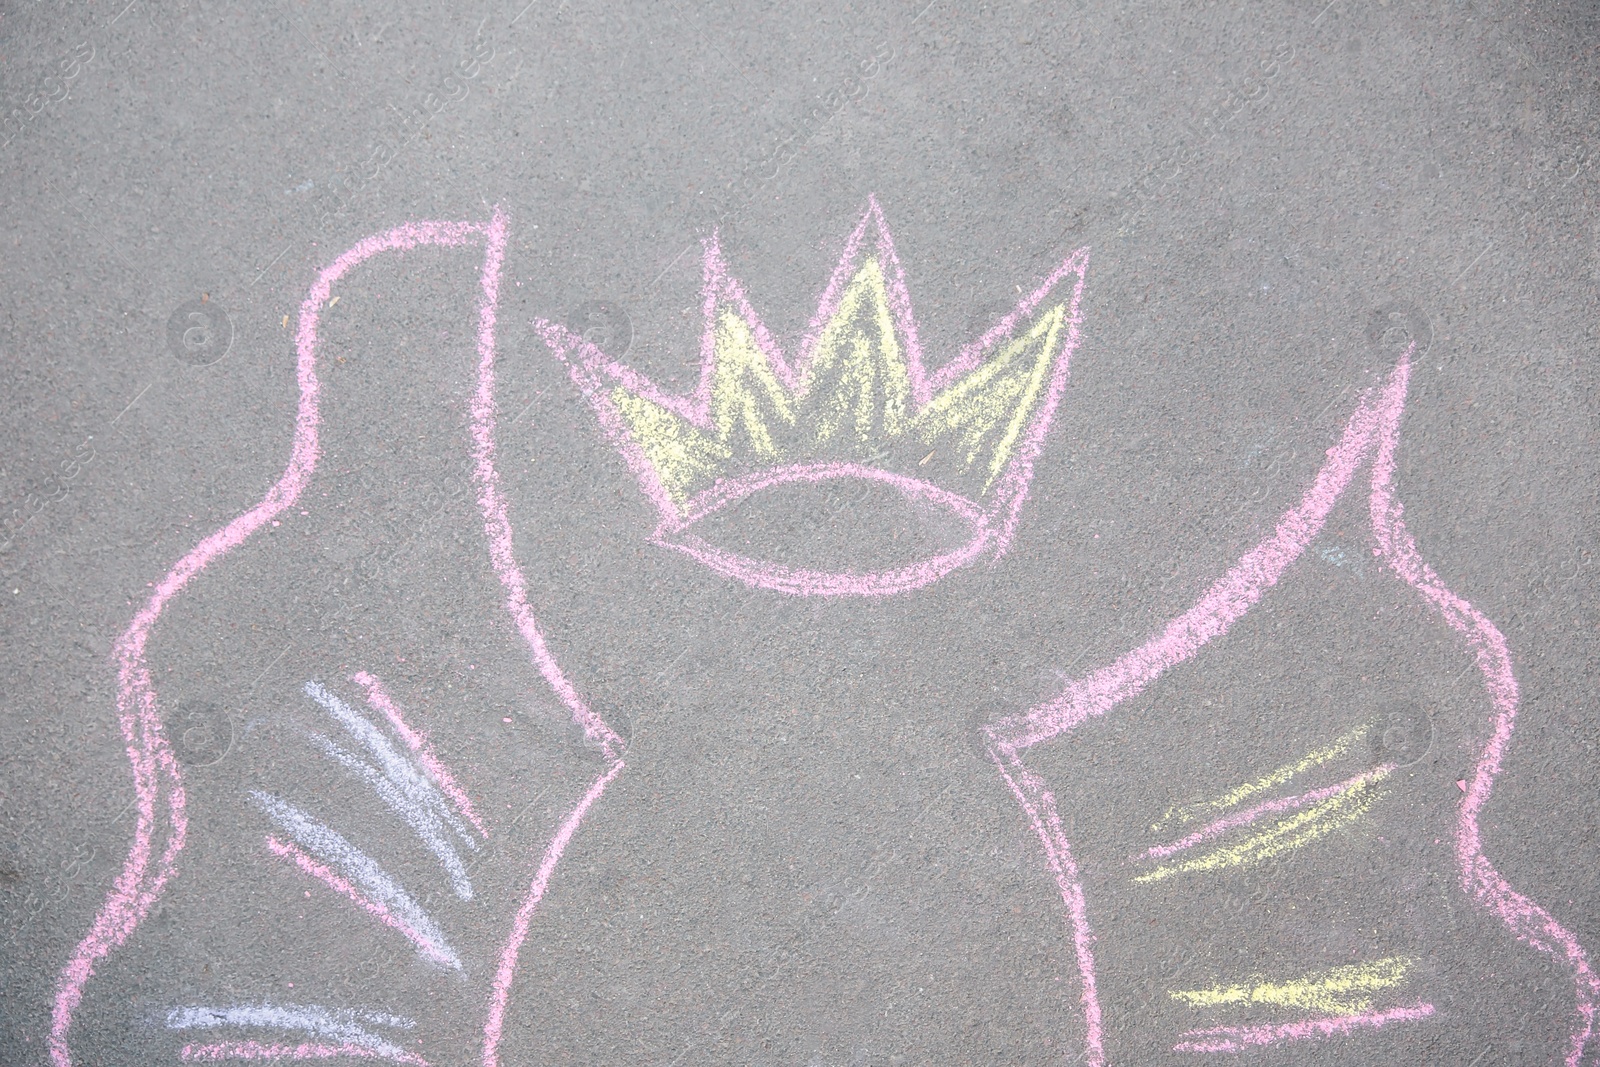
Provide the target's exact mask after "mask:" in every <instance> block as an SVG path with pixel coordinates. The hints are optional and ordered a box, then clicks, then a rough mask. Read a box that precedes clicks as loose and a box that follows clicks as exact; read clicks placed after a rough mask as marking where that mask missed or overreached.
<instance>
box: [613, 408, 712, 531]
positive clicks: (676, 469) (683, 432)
mask: <svg viewBox="0 0 1600 1067" xmlns="http://www.w3.org/2000/svg"><path fill="white" fill-rule="evenodd" d="M611 401H612V403H614V404H616V406H617V410H618V411H619V412H621V414H622V418H623V420H624V421H625V422H627V424H628V432H629V434H630V435H631V436H632V437H633V439H634V441H636V442H638V445H639V448H640V449H641V450H642V451H643V452H644V456H645V459H646V460H647V461H648V462H649V464H650V466H651V467H653V468H654V469H655V472H656V476H657V477H658V478H659V479H660V481H661V485H662V488H664V489H665V490H666V491H667V495H668V496H669V497H671V498H672V501H673V503H675V504H682V503H683V502H684V501H685V500H687V499H688V498H689V497H690V496H691V495H693V493H694V492H695V491H696V490H697V489H699V488H700V487H701V486H703V485H709V484H711V482H712V481H714V480H715V479H716V477H717V475H718V474H719V473H720V472H721V471H722V469H723V467H724V466H725V465H726V464H727V461H728V459H729V457H730V455H731V453H730V452H729V450H728V449H727V447H726V446H724V445H723V444H721V443H720V442H718V441H716V440H713V439H712V438H710V437H707V436H706V435H705V434H703V433H701V432H700V431H699V430H697V429H695V428H694V425H693V424H692V423H690V422H689V421H688V420H687V419H682V418H679V417H678V415H677V414H675V413H674V412H671V411H668V410H667V409H666V408H664V407H662V406H661V405H659V404H656V403H654V402H652V401H649V400H646V399H645V398H644V397H642V396H636V395H634V394H633V393H630V392H628V391H627V390H626V389H623V388H621V387H618V388H616V389H613V390H612V392H611Z"/></svg>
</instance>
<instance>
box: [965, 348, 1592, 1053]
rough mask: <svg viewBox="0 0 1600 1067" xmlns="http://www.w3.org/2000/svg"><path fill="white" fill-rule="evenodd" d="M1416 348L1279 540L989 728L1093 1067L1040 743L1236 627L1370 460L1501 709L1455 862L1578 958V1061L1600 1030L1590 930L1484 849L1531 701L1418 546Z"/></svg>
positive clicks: (1060, 843) (1071, 891)
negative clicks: (1407, 505)
mask: <svg viewBox="0 0 1600 1067" xmlns="http://www.w3.org/2000/svg"><path fill="white" fill-rule="evenodd" d="M1411 352H1412V350H1411V349H1407V351H1406V354H1405V355H1404V356H1403V357H1402V359H1401V360H1400V362H1399V364H1398V365H1397V366H1396V367H1395V368H1394V369H1393V370H1392V371H1391V372H1390V373H1389V375H1388V377H1387V379H1386V380H1385V381H1384V382H1383V384H1382V386H1381V387H1379V388H1375V389H1369V390H1367V391H1365V392H1363V393H1362V395H1361V398H1360V401H1359V402H1358V404H1357V406H1356V410H1355V412H1354V413H1353V414H1352V415H1351V416H1350V419H1349V421H1348V422H1347V423H1346V424H1345V427H1344V431H1343V433H1342V434H1341V436H1340V439H1339V441H1338V443H1337V444H1336V445H1334V447H1333V448H1330V449H1329V450H1328V453H1327V460H1326V461H1325V462H1324V463H1323V465H1322V468H1321V469H1320V470H1319V471H1318V472H1317V474H1316V477H1315V479H1314V480H1313V482H1312V484H1311V487H1310V488H1309V489H1308V490H1307V491H1306V494H1305V496H1304V497H1303V498H1302V499H1301V501H1300V503H1299V504H1298V505H1297V506H1295V507H1293V508H1291V509H1289V510H1288V511H1286V512H1284V514H1283V516H1282V517H1281V518H1280V519H1279V520H1278V524H1277V528H1276V529H1275V530H1274V531H1273V533H1272V534H1271V536H1269V537H1267V538H1266V539H1265V540H1263V541H1262V542H1261V543H1260V544H1259V545H1257V546H1256V547H1255V548H1253V549H1251V550H1250V551H1248V552H1246V553H1245V554H1244V555H1243V556H1242V557H1241V558H1240V559H1239V561H1238V562H1237V563H1236V564H1234V566H1233V568H1232V569H1231V570H1229V571H1228V572H1227V574H1225V575H1223V577H1222V578H1221V579H1219V580H1218V581H1217V582H1216V583H1215V584H1214V585H1212V586H1211V587H1210V588H1209V589H1207V590H1206V591H1205V593H1204V594H1202V595H1201V597H1200V599H1199V600H1198V601H1197V602H1196V603H1195V604H1194V606H1193V607H1191V608H1190V609H1189V610H1188V611H1186V612H1184V613H1183V614H1182V615H1179V616H1178V617H1177V618H1175V619H1173V620H1171V621H1170V622H1169V623H1167V625H1166V626H1165V627H1164V628H1163V629H1162V631H1161V632H1160V633H1159V634H1157V635H1156V636H1154V637H1152V638H1151V639H1150V640H1148V641H1147V642H1145V643H1144V644H1143V645H1141V646H1139V647H1138V648H1136V649H1133V650H1132V651H1130V652H1128V653H1126V654H1125V655H1123V656H1122V657H1121V658H1120V659H1118V660H1116V661H1115V662H1114V663H1111V664H1110V665H1108V666H1105V667H1101V668H1100V669H1098V670H1096V671H1093V672H1091V673H1090V674H1088V675H1086V676H1084V677H1082V678H1078V679H1075V680H1073V681H1069V682H1067V683H1066V685H1065V686H1064V687H1063V689H1062V692H1061V694H1060V695H1059V696H1058V697H1056V698H1055V699H1054V700H1049V701H1046V702H1044V703H1042V704H1039V705H1037V706H1036V707H1033V708H1031V709H1029V710H1028V711H1026V712H1024V713H1022V714H1020V715H1015V716H1011V717H1009V718H1005V719H1001V720H999V721H997V722H995V723H992V724H990V725H989V726H987V727H985V733H986V734H987V737H988V742H989V754H990V758H991V759H993V761H994V763H995V766H996V767H998V768H999V770H1000V774H1001V775H1002V776H1003V777H1004V778H1005V781H1006V784H1007V785H1008V786H1009V787H1010V789H1011V792H1012V795H1013V796H1015V797H1016V800H1017V803H1018V805H1019V806H1020V807H1021V808H1022V811H1023V813H1024V814H1025V815H1026V816H1027V818H1028V821H1029V823H1030V824H1031V825H1032V827H1033V830H1034V833H1035V834H1037V835H1038V838H1039V841H1040V843H1041V844H1042V845H1043V847H1044V855H1045V862H1046V864H1047V866H1048V867H1049V869H1050V872H1051V874H1052V875H1053V876H1054V878H1055V880H1056V885H1057V887H1058V889H1059V890H1060V892H1061V899H1062V902H1063V903H1064V905H1065V908H1066V914H1067V921H1068V925H1069V926H1070V928H1071V930H1072V940H1073V948H1074V952H1075V954H1076V958H1077V965H1078V974H1079V979H1080V983H1081V993H1080V998H1081V1001H1082V1004H1083V1016H1084V1028H1085V1044H1086V1046H1087V1047H1086V1052H1087V1062H1088V1063H1089V1064H1090V1065H1091V1067H1103V1065H1104V1064H1105V1062H1106V1058H1105V1034H1104V1026H1103V1020H1102V1018H1101V1009H1100V998H1099V993H1098V989H1097V986H1096V980H1095V963H1094V940H1095V938H1094V933H1093V930H1092V928H1091V926H1090V924H1089V914H1088V904H1087V902H1086V900H1085V898H1084V891H1083V883H1082V880H1081V879H1080V877H1079V874H1078V867H1077V863H1076V861H1075V860H1074V859H1073V856H1072V850H1071V846H1070V844H1069V842H1068V840H1067V836H1066V833H1065V832H1064V831H1063V829H1062V826H1061V819H1060V815H1059V814H1058V811H1057V807H1056V798H1055V795H1054V794H1053V793H1052V792H1051V791H1050V789H1049V787H1048V786H1046V785H1045V783H1044V782H1043V781H1042V780H1041V779H1040V778H1039V777H1038V776H1037V775H1035V774H1034V773H1033V772H1032V771H1031V770H1029V768H1028V767H1027V765H1026V764H1025V762H1024V759H1023V757H1024V754H1025V753H1026V752H1027V750H1028V749H1029V748H1031V747H1032V746H1034V745H1037V744H1041V743H1043V742H1045V741H1048V740H1050V739H1052V738H1055V737H1059V736H1061V735H1062V734H1065V733H1068V732H1070V731H1071V730H1073V729H1075V728H1076V727H1078V726H1079V725H1081V724H1083V723H1084V722H1086V721H1087V720H1089V719H1091V718H1095V717H1098V716H1101V715H1104V714H1106V713H1107V712H1108V711H1110V710H1111V709H1112V708H1114V707H1116V706H1117V705H1118V704H1120V703H1122V702H1123V701H1125V700H1128V699H1129V698H1131V697H1133V696H1136V695H1137V694H1139V693H1140V692H1141V691H1143V690H1144V689H1145V688H1146V687H1147V686H1148V685H1150V683H1151V682H1153V681H1155V680H1156V679H1157V678H1158V677H1160V676H1161V674H1162V673H1163V672H1165V671H1166V670H1167V669H1168V668H1171V667H1174V666H1177V665H1178V664H1180V663H1182V662H1184V661H1185V660H1187V659H1189V658H1191V657H1192V656H1194V655H1195V654H1196V653H1197V652H1199V651H1200V649H1201V648H1202V647H1203V646H1204V645H1205V644H1206V643H1207V642H1209V641H1211V640H1213V639H1215V638H1218V637H1221V636H1222V635H1223V634H1225V633H1227V632H1228V629H1229V628H1230V627H1231V626H1232V625H1233V624H1234V623H1235V622H1237V621H1238V620H1239V619H1240V618H1242V617H1243V616H1244V614H1245V613H1246V612H1247V611H1249V609H1250V608H1251V607H1252V606H1253V605H1254V604H1255V603H1256V602H1257V601H1258V600H1260V599H1261V597H1262V595H1263V594H1264V593H1265V592H1266V591H1267V590H1268V589H1270V588H1271V587H1272V586H1273V585H1274V584H1276V583H1277V581H1278V579H1279V578H1280V577H1282V575H1283V573H1284V571H1285V570H1287V569H1288V567H1289V566H1290V564H1292V563H1294V561H1295V560H1297V559H1298V558H1299V557H1300V555H1301V553H1302V552H1304V551H1305V548H1306V546H1307V545H1308V544H1310V543H1311V541H1312V539H1313V538H1315V537H1316V535H1317V533H1318V532H1319V531H1320V530H1321V529H1322V525H1323V523H1324V522H1325V521H1326V520H1327V517H1328V513H1329V512H1330V511H1331V510H1332V509H1333V506H1334V504H1335V502H1337V501H1338V499H1339V497H1340V495H1341V494H1342V493H1343V492H1344V491H1345V489H1346V488H1348V487H1349V485H1350V483H1351V481H1352V480H1353V479H1354V477H1355V474H1356V472H1357V470H1358V469H1359V468H1360V466H1361V465H1362V464H1363V463H1367V462H1370V464H1371V495H1370V500H1369V510H1370V515H1371V529H1372V536H1373V554H1374V555H1375V556H1376V557H1377V558H1379V559H1381V560H1383V561H1384V562H1385V563H1387V564H1388V565H1389V567H1390V568H1391V569H1392V570H1393V571H1394V572H1395V573H1396V574H1397V575H1399V577H1400V578H1401V579H1403V580H1404V581H1405V582H1406V584H1408V585H1409V586H1411V588H1413V589H1415V590H1416V591H1417V592H1418V593H1419V594H1420V595H1421V596H1422V598H1423V599H1424V601H1425V602H1426V603H1427V604H1428V605H1429V606H1430V607H1432V608H1433V609H1434V610H1435V611H1437V612H1438V613H1439V615H1440V616H1441V617H1442V618H1443V619H1444V621H1445V622H1446V623H1447V624H1448V625H1449V626H1450V627H1451V629H1453V630H1455V631H1456V632H1457V633H1460V634H1461V635H1463V636H1464V637H1465V638H1466V643H1467V645H1468V647H1469V648H1470V649H1471V650H1472V652H1473V654H1474V656H1475V658H1476V661H1477V664H1478V669H1479V670H1480V671H1481V672H1482V674H1483V679H1484V686H1485V688H1486V690H1487V691H1488V693H1489V696H1490V697H1491V698H1492V700H1493V702H1494V706H1495V717H1494V723H1493V728H1492V731H1491V733H1490V738H1489V741H1488V743H1487V745H1486V746H1485V748H1484V749H1483V751H1482V753H1481V755H1480V756H1479V759H1478V765H1477V769H1476V770H1475V771H1474V773H1473V777H1472V783H1471V785H1470V787H1469V788H1468V789H1467V791H1466V796H1465V797H1464V799H1463V800H1462V802H1461V809H1460V813H1459V816H1458V820H1457V829H1456V863H1457V866H1458V867H1459V869H1460V876H1461V884H1462V888H1463V890H1464V891H1465V892H1466V893H1467V894H1468V895H1469V896H1470V897H1472V898H1473V899H1474V900H1476V901H1477V902H1478V903H1479V904H1481V905H1483V906H1484V907H1485V908H1487V909H1488V910H1490V911H1491V912H1492V913H1494V914H1495V915H1496V916H1498V917H1499V918H1500V920H1501V921H1502V922H1503V923H1505V925H1506V926H1507V928H1508V929H1509V930H1510V931H1511V932H1512V933H1513V934H1515V935H1516V937H1517V939H1518V940H1519V941H1524V942H1526V943H1527V944H1529V945H1531V946H1533V947H1534V948H1536V949H1539V950H1540V951H1543V952H1548V953H1550V954H1551V955H1552V956H1554V957H1555V958H1557V959H1558V960H1561V961H1563V962H1564V963H1565V964H1566V966H1567V970H1568V971H1569V973H1570V975H1571V979H1572V982H1573V988H1574V992H1575V998H1576V1007H1575V1014H1576V1016H1577V1018H1576V1020H1575V1022H1574V1026H1573V1030H1572V1032H1571V1035H1570V1039H1569V1043H1568V1050H1567V1057H1566V1063H1567V1065H1568V1067H1578V1064H1579V1060H1580V1059H1581V1058H1582V1056H1583V1051H1584V1048H1585V1046H1586V1045H1587V1043H1588V1041H1589V1037H1590V1035H1591V1033H1592V1032H1593V1027H1594V1015H1595V1005H1596V1000H1597V997H1600V980H1597V978H1596V976H1595V974H1594V972H1593V971H1592V970H1591V969H1590V966H1589V960H1588V956H1587V955H1586V954H1585V952H1584V950H1583V947H1582V946H1581V945H1580V944H1579V943H1578V941H1577V939H1576V938H1575V937H1574V936H1573V935H1572V934H1571V933H1570V932H1568V931H1567V930H1566V929H1565V928H1564V927H1563V926H1562V925H1561V924H1560V923H1559V922H1557V921H1556V919H1555V918H1554V917H1553V916H1551V915H1550V913H1549V912H1547V911H1545V910H1544V909H1543V908H1541V907H1540V906H1539V905H1538V904H1536V903H1534V902H1533V901H1532V900H1530V899H1529V898H1528V897H1526V896H1523V895H1522V894H1520V893H1518V892H1517V891H1516V890H1515V889H1513V888H1512V887H1511V885H1510V883H1508V882H1507V881H1506V880H1505V879H1504V878H1503V877H1502V876H1501V875H1500V874H1499V872H1498V871H1496V870H1495V868H1494V866H1493V864H1491V863H1490V862H1489V859H1488V857H1487V856H1485V855H1484V853H1483V843H1482V839H1481V836H1480V834H1479V830H1478V816H1479V813H1480V812H1481V811H1482V810H1483V807H1484V805H1485V804H1487V803H1488V800H1489V795H1490V792H1491V790H1492V789H1493V787H1494V778H1495V776H1496V775H1497V774H1498V773H1499V771H1500V765H1501V760H1502V758H1503V756H1504V754H1505V749H1506V746H1507V745H1508V744H1509V743H1510V740H1511V730H1512V726H1513V725H1514V722H1515V719H1516V714H1517V705H1518V699H1519V698H1518V691H1517V682H1516V676H1515V674H1514V673H1513V671H1512V668H1511V654H1510V651H1509V649H1508V648H1507V646H1506V642H1505V638H1504V637H1503V636H1502V635H1501V633H1500V631H1499V630H1498V629H1496V628H1495V626H1494V624H1493V623H1492V622H1490V621H1489V619H1488V618H1487V617H1486V616H1484V615H1483V614H1482V613H1481V612H1479V611H1478V610H1477V609H1476V608H1474V607H1473V606H1472V605H1471V604H1469V603H1467V602H1466V601H1465V600H1463V599H1461V598H1460V597H1458V596H1456V595H1455V594H1454V593H1451V592H1450V591H1449V590H1448V589H1446V588H1445V586H1444V583H1443V582H1442V581H1441V580H1440V579H1439V576H1438V575H1437V574H1435V573H1434V571H1433V570H1432V568H1430V567H1429V566H1428V565H1427V564H1426V563H1425V562H1423V560H1422V558H1421V556H1420V554H1419V553H1418V552H1417V548H1416V543H1415V542H1414V541H1413V540H1412V537H1411V535H1410V534H1409V533H1408V532H1407V531H1406V528H1405V524H1404V523H1403V522H1402V521H1401V508H1400V504H1399V503H1398V502H1397V501H1396V500H1395V499H1394V491H1393V479H1394V466H1395V451H1396V449H1397V448H1398V447H1399V441H1400V417H1401V414H1402V413H1403V411H1404V409H1405V399H1406V387H1407V383H1408V382H1409V380H1410V374H1411ZM1179 844H1180V845H1181V844H1182V842H1180V843H1179ZM1327 1032H1328V1033H1332V1032H1334V1031H1331V1030H1330V1031H1327ZM1307 1036H1311V1035H1309V1034H1308V1035H1307Z"/></svg>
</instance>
